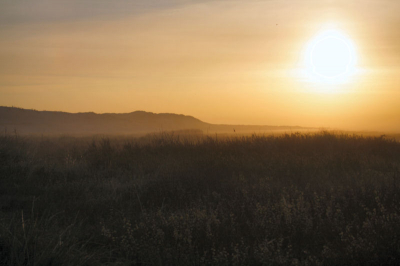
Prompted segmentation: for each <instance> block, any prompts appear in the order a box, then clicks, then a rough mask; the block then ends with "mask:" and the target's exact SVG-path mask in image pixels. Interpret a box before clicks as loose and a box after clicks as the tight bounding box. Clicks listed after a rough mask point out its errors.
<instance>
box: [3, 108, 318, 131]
mask: <svg viewBox="0 0 400 266" xmlns="http://www.w3.org/2000/svg"><path fill="white" fill-rule="evenodd" d="M304 129H311V128H303V127H298V126H296V127H289V126H248V125H215V124H209V123H206V122H203V121H200V120H199V119H197V118H194V117H192V116H186V115H178V114H169V113H161V114H155V113H151V112H144V111H136V112H132V113H123V114H114V113H105V114H96V113H92V112H91V113H66V112H54V111H36V110H29V109H22V108H16V107H2V106H0V130H2V131H3V132H6V131H7V132H9V133H11V132H14V131H17V133H18V134H72V135H89V134H142V133H150V132H160V131H182V130H198V131H199V130H201V131H203V132H204V133H210V134H211V133H234V131H235V132H236V133H251V132H256V133H257V132H261V131H263V132H265V131H271V130H274V131H276V130H295V131H297V130H304Z"/></svg>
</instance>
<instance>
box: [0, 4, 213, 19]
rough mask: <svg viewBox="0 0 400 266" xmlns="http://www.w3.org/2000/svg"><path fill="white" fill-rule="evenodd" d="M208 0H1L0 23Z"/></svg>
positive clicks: (119, 13)
mask: <svg viewBox="0 0 400 266" xmlns="http://www.w3.org/2000/svg"><path fill="white" fill-rule="evenodd" d="M205 1H209V0H146V1H141V0H134V1H126V0H114V1H108V0H30V1H22V0H12V1H11V0H1V1H0V23H1V24H3V25H4V24H14V23H32V22H49V21H65V20H81V19H88V18H89V19H90V18H93V17H121V16H132V15H138V14H141V13H146V12H151V11H153V10H160V9H166V8H172V7H177V6H181V5H188V4H194V3H199V2H205Z"/></svg>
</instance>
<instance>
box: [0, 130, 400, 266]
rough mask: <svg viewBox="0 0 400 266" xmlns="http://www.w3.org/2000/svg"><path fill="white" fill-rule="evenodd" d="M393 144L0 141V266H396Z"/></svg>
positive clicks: (399, 248) (303, 139)
mask: <svg viewBox="0 0 400 266" xmlns="http://www.w3.org/2000/svg"><path fill="white" fill-rule="evenodd" d="M399 169H400V144H399V143H398V142H395V141H392V140H388V139H385V138H376V137H361V136H357V135H345V134H341V135H335V134H332V133H329V132H320V133H317V134H299V133H294V134H290V135H289V134H283V135H279V136H257V135H251V136H238V137H229V136H225V137H220V136H201V135H198V134H197V135H185V136H182V135H173V134H167V133H162V134H157V135H151V136H150V135H149V136H145V137H141V138H115V137H114V138H99V137H98V138H93V139H90V138H74V137H58V138H55V137H53V138H46V137H19V136H17V135H13V136H3V137H1V138H0V176H1V179H0V208H1V212H0V254H1V255H0V265H3V264H4V265H327V264H329V265H343V264H345V265H376V264H385V265H397V264H398V262H399V261H400V195H399V185H400V184H399V183H398V182H399Z"/></svg>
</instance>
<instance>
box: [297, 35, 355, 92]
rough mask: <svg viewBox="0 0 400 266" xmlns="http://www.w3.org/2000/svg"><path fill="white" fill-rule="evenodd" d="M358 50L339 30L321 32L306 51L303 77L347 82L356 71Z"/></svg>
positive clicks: (311, 80)
mask: <svg viewBox="0 0 400 266" xmlns="http://www.w3.org/2000/svg"><path fill="white" fill-rule="evenodd" d="M356 63H357V52H356V49H355V46H354V43H353V42H352V41H351V39H350V38H349V37H347V36H346V35H345V34H344V33H342V32H340V31H338V30H326V31H323V32H321V33H319V34H318V35H317V36H316V37H314V38H313V39H312V40H311V41H310V42H309V43H308V44H307V47H306V49H305V53H304V62H303V65H304V66H305V71H304V73H303V75H302V76H303V78H304V77H305V79H306V81H308V82H312V83H323V84H340V83H346V82H348V81H350V80H351V78H352V77H353V76H354V74H355V73H356Z"/></svg>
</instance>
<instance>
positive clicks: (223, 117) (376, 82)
mask: <svg viewBox="0 0 400 266" xmlns="http://www.w3.org/2000/svg"><path fill="white" fill-rule="evenodd" d="M142 2H143V3H140V1H136V2H135V1H132V2H130V3H127V1H122V0H116V1H112V3H111V1H110V3H108V1H107V2H106V1H103V0H96V1H95V0H91V1H50V0H33V1H30V2H29V3H22V2H17V1H9V2H4V3H2V4H1V5H2V8H1V9H0V105H3V106H18V107H22V108H34V109H38V110H60V111H67V112H87V111H94V112H98V113H104V112H116V113H120V112H132V111H135V110H145V111H150V112H156V113H160V112H171V113H179V114H187V115H192V116H195V117H197V118H199V119H201V120H203V121H206V122H210V123H226V124H227V123H230V124H264V125H301V126H317V127H330V128H341V129H353V130H391V131H400V75H399V74H400V72H399V70H400V46H399V44H400V15H399V12H398V11H399V10H400V1H389V0H386V1H385V0H383V1H368V0H366V1H297V0H292V1H290V0H288V1H244V0H243V1H194V0H192V1H185V0H175V1H165V0H164V1H162V0H151V1H142ZM325 29H335V30H338V31H340V32H342V33H343V34H345V35H346V36H347V37H348V38H349V39H350V40H351V41H352V43H353V44H354V47H355V49H356V52H357V58H358V61H357V65H356V71H355V73H353V74H352V75H351V76H349V78H348V80H346V81H345V82H343V83H338V84H330V85H329V84H323V83H319V82H315V81H313V80H305V79H304V77H302V74H300V73H302V71H303V70H302V67H303V66H302V63H303V57H304V56H305V52H304V51H305V49H306V47H307V44H308V43H309V42H310V41H311V40H312V39H313V38H314V37H315V36H316V35H317V34H318V32H321V31H323V30H325Z"/></svg>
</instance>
